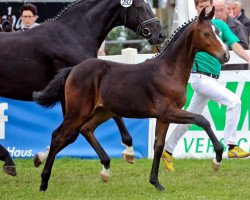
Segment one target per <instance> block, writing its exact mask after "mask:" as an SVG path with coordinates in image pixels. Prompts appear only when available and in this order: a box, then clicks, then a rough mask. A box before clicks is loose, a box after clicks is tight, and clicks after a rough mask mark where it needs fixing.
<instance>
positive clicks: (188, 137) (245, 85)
mask: <svg viewBox="0 0 250 200" xmlns="http://www.w3.org/2000/svg"><path fill="white" fill-rule="evenodd" d="M249 77H250V71H249V70H246V71H222V73H221V77H220V78H219V82H220V83H221V84H223V85H224V86H225V87H226V88H228V89H229V90H231V91H232V92H234V93H235V94H237V95H238V96H239V97H240V98H241V101H242V102H241V103H242V104H241V116H240V120H239V123H238V128H237V143H238V145H239V146H240V147H242V148H243V149H244V150H246V151H250V79H249ZM193 93H194V91H193V90H192V88H191V86H190V85H188V89H187V102H186V105H185V106H184V109H186V108H187V107H188V105H189V103H190V100H191V98H192V95H193ZM225 112H226V106H223V105H220V104H218V103H216V102H213V101H209V102H208V104H207V106H206V107H205V110H204V111H203V113H202V115H204V116H205V117H206V118H207V119H208V120H209V122H210V124H211V127H212V129H213V131H214V133H215V134H216V136H217V138H218V139H219V140H220V142H221V143H222V144H223V145H224V129H225V122H226V115H225ZM175 126H176V125H175V124H172V125H171V126H170V127H169V130H168V133H167V138H168V137H169V135H170V134H171V133H172V131H173V130H174V128H175ZM154 128H155V120H154V119H150V130H149V138H150V139H149V157H150V158H152V156H153V143H154V131H155V130H154ZM224 146H225V145H224ZM224 150H225V152H226V150H227V149H226V146H225V148H224ZM173 155H174V157H175V158H189V157H193V158H214V156H215V154H214V150H213V145H212V142H211V141H210V139H209V138H208V136H207V135H206V132H205V131H204V130H203V129H202V128H200V127H198V126H195V125H193V126H191V127H190V129H189V130H188V131H187V132H186V133H185V134H184V136H183V137H182V138H181V139H180V140H179V142H178V145H177V146H176V148H175V150H174V153H173ZM223 156H224V157H225V156H226V154H225V153H224V154H223Z"/></svg>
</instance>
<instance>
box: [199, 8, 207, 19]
mask: <svg viewBox="0 0 250 200" xmlns="http://www.w3.org/2000/svg"><path fill="white" fill-rule="evenodd" d="M205 16H206V8H203V9H202V11H201V13H200V15H199V21H202V20H204V19H205Z"/></svg>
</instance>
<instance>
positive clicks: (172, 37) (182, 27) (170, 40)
mask: <svg viewBox="0 0 250 200" xmlns="http://www.w3.org/2000/svg"><path fill="white" fill-rule="evenodd" d="M196 19H197V16H196V17H194V18H192V19H191V20H188V21H187V22H185V23H184V24H182V25H181V26H180V27H178V28H177V29H176V30H175V31H174V33H173V34H172V35H171V36H170V37H169V39H168V40H167V42H166V44H165V45H164V47H163V48H162V50H161V51H160V52H159V53H158V54H156V55H155V56H153V57H152V58H151V59H154V58H157V57H158V56H160V55H162V53H163V51H164V50H165V49H166V48H167V47H168V46H169V44H170V43H172V42H174V41H175V40H176V39H177V37H178V36H179V35H180V33H181V32H182V31H183V30H184V29H185V28H186V27H187V26H188V25H189V24H191V23H192V22H193V21H194V20H196Z"/></svg>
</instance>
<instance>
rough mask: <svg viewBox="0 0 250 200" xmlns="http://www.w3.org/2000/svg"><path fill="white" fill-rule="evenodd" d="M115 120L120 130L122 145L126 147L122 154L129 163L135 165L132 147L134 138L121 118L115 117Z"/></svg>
mask: <svg viewBox="0 0 250 200" xmlns="http://www.w3.org/2000/svg"><path fill="white" fill-rule="evenodd" d="M113 119H114V120H115V122H116V124H117V126H118V128H119V131H120V134H121V138H122V143H123V144H124V145H125V150H124V151H123V152H122V157H123V159H124V160H126V161H127V162H129V163H134V149H133V146H132V145H133V144H132V143H133V141H132V137H131V136H130V134H129V132H128V130H127V128H126V126H125V124H124V122H123V120H122V118H121V117H119V116H115V117H113Z"/></svg>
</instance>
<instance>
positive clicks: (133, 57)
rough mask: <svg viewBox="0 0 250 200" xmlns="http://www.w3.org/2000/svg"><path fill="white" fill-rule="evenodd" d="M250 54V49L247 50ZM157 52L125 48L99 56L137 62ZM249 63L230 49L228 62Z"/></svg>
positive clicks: (125, 61)
mask: <svg viewBox="0 0 250 200" xmlns="http://www.w3.org/2000/svg"><path fill="white" fill-rule="evenodd" d="M247 52H248V54H249V55H250V50H247ZM154 55H156V54H138V53H137V49H133V48H127V49H123V50H122V52H121V55H112V56H99V58H100V59H104V60H111V61H115V62H121V63H129V64H136V63H140V62H143V61H145V60H146V59H149V58H152V57H153V56H154ZM243 63H247V62H246V61H244V60H243V59H241V58H240V57H239V56H238V55H236V54H235V53H234V52H233V51H230V60H229V61H228V62H227V63H226V64H243Z"/></svg>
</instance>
